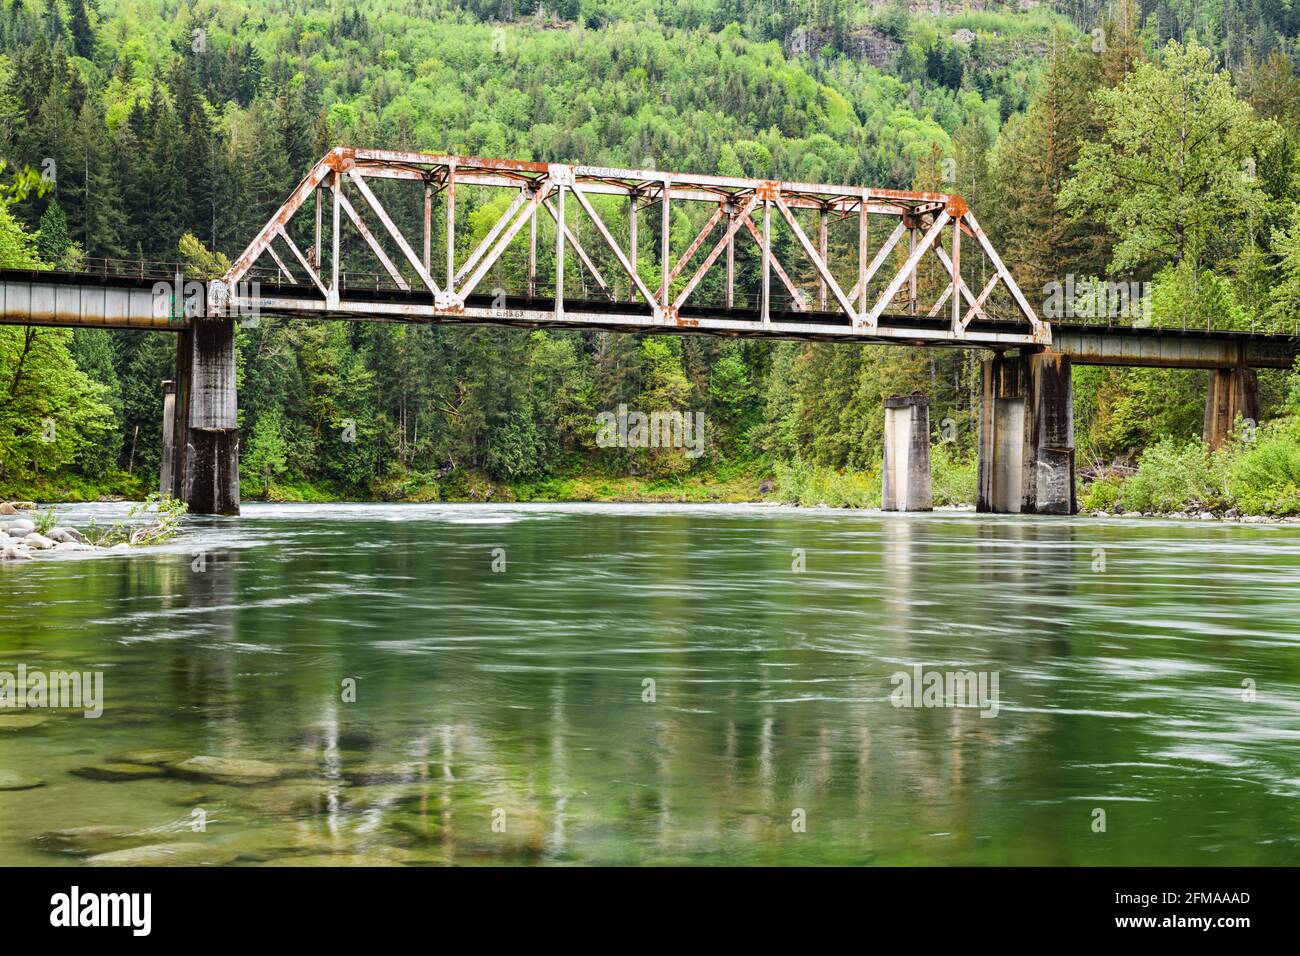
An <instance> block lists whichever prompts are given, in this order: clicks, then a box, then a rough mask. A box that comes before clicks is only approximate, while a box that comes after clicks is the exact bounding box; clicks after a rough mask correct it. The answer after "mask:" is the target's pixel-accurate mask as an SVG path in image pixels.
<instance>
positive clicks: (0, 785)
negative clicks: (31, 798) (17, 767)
mask: <svg viewBox="0 0 1300 956" xmlns="http://www.w3.org/2000/svg"><path fill="white" fill-rule="evenodd" d="M43 786H45V781H44V780H41V779H40V778H39V777H25V776H23V775H22V774H20V773H16V772H14V771H12V770H0V790H35V789H36V788H37V787H43Z"/></svg>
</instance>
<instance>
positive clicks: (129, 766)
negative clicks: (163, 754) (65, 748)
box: [69, 763, 167, 783]
mask: <svg viewBox="0 0 1300 956" xmlns="http://www.w3.org/2000/svg"><path fill="white" fill-rule="evenodd" d="M69 773H71V774H73V775H74V776H77V777H85V778H86V779H87V780H103V781H106V782H109V783H121V782H122V781H124V780H148V779H150V778H151V777H165V776H166V775H167V772H166V771H165V770H163V769H162V768H161V767H151V766H149V765H148V764H142V763H102V764H96V765H95V766H92V767H76V768H74V769H73V770H70V771H69Z"/></svg>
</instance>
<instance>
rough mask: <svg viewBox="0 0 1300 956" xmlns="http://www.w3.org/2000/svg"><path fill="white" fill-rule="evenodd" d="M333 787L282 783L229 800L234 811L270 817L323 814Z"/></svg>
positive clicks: (333, 790)
mask: <svg viewBox="0 0 1300 956" xmlns="http://www.w3.org/2000/svg"><path fill="white" fill-rule="evenodd" d="M337 790H338V788H337V787H332V786H330V785H328V784H318V783H285V784H278V785H276V786H273V787H258V788H256V789H252V790H245V791H242V792H241V793H239V794H237V795H236V796H234V797H233V798H232V799H231V802H232V803H234V804H235V806H237V807H241V808H243V809H246V810H252V811H253V812H255V813H264V814H268V815H270V816H295V815H310V814H315V813H324V812H326V811H327V810H329V806H330V797H331V796H332V795H333V794H334V793H336V792H337Z"/></svg>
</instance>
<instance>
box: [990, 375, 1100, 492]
mask: <svg viewBox="0 0 1300 956" xmlns="http://www.w3.org/2000/svg"><path fill="white" fill-rule="evenodd" d="M982 386H983V388H982V395H981V400H980V435H979V491H978V497H977V500H976V509H977V510H979V511H983V512H1001V513H1006V514H1016V513H1025V514H1074V512H1075V511H1076V510H1078V506H1077V502H1076V499H1075V486H1074V390H1073V375H1072V371H1071V365H1070V357H1069V356H1068V355H1064V354H1062V353H1060V352H1050V351H1035V352H1022V353H1020V354H1016V355H1006V354H1000V355H998V356H996V357H995V358H991V359H988V360H987V361H985V362H984V366H983V370H982Z"/></svg>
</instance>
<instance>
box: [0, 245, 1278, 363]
mask: <svg viewBox="0 0 1300 956" xmlns="http://www.w3.org/2000/svg"><path fill="white" fill-rule="evenodd" d="M158 281H162V280H157V279H151V278H150V277H148V276H146V277H143V278H141V277H138V276H121V275H91V274H83V273H60V272H45V271H31V270H14V269H4V270H0V324H10V325H45V326H62V327H92V328H116V329H144V330H152V331H180V330H182V329H186V328H189V326H190V320H189V319H188V318H185V317H184V316H179V317H172V316H169V315H166V314H164V315H161V316H159V315H156V314H155V308H156V303H157V295H156V293H155V285H156V282H158ZM232 304H233V305H234V307H235V309H236V310H237V309H238V308H239V307H241V306H242V307H243V308H244V309H245V312H244V314H243V315H242V316H239V317H240V318H241V319H243V320H245V321H246V320H247V319H248V318H251V317H253V316H259V317H261V318H284V319H297V320H302V319H332V320H344V321H380V322H384V321H386V322H412V323H439V324H467V325H499V326H512V327H519V328H557V329H600V330H608V331H619V332H651V333H670V334H709V335H725V336H739V337H750V338H776V339H808V340H813V341H827V342H858V343H875V344H891V345H915V346H935V345H941V346H947V347H958V348H993V349H1004V348H1015V347H1020V346H1022V345H1023V341H1022V340H1023V334H1022V332H1021V329H1020V328H1019V327H1018V326H1017V325H1016V324H1015V323H1013V322H1005V323H1004V322H998V321H996V320H988V319H975V320H974V321H972V323H971V324H970V326H969V327H968V330H967V331H968V332H969V333H970V334H969V335H968V336H967V337H966V338H965V339H957V340H955V339H953V338H952V337H951V324H950V322H949V321H948V320H947V319H946V318H937V317H936V318H929V317H926V316H913V315H899V314H884V315H882V316H881V317H880V323H879V328H878V329H876V330H869V329H866V328H863V327H854V326H853V324H852V323H851V322H850V320H849V319H848V317H847V316H845V315H844V314H843V313H842V312H829V311H826V312H823V311H818V310H807V311H792V310H779V311H773V312H772V313H771V315H770V321H769V322H767V323H764V322H762V321H761V318H760V316H759V313H758V310H757V309H754V308H732V309H725V308H721V307H716V306H707V305H684V306H683V307H682V308H681V310H680V315H679V316H678V318H677V321H676V322H673V323H664V322H656V321H655V320H654V319H653V317H652V316H651V315H650V314H649V312H648V309H647V307H646V305H645V303H643V302H609V301H592V300H580V299H568V298H566V299H565V301H564V306H563V310H562V313H561V314H560V315H558V316H557V314H556V311H555V302H554V299H551V298H533V299H529V298H520V297H509V298H507V299H506V300H505V301H504V303H502V302H499V301H497V300H495V299H494V297H493V296H490V295H471V296H469V297H468V298H467V299H466V302H465V308H464V311H463V313H462V312H459V311H457V312H446V311H439V310H437V309H436V308H435V307H434V305H433V303H432V302H431V301H429V299H428V297H426V296H421V295H418V294H412V293H409V292H401V291H398V290H387V289H376V288H369V289H353V290H347V289H344V290H343V291H342V293H341V294H340V297H339V303H338V306H337V307H335V308H327V307H326V305H325V303H324V302H323V301H322V299H321V297H320V296H319V295H318V294H316V293H315V292H314V290H308V289H306V288H303V287H302V286H288V285H286V286H282V287H279V288H276V287H275V286H274V285H273V284H272V285H270V287H269V288H268V289H267V294H263V295H259V296H257V297H243V298H240V297H236V299H235V301H234V302H233V303H232ZM1051 332H1052V346H1051V347H1052V348H1053V349H1055V350H1056V351H1060V352H1064V353H1066V354H1068V355H1070V356H1071V357H1072V359H1073V360H1074V361H1075V362H1076V363H1079V364H1097V365H1128V366H1154V367H1165V368H1227V367H1231V366H1236V365H1246V366H1250V367H1255V368H1291V367H1292V365H1293V364H1294V362H1295V359H1296V356H1297V354H1300V339H1298V338H1297V337H1296V336H1294V335H1279V334H1254V333H1249V332H1234V331H1218V330H1206V329H1168V328H1139V327H1133V326H1106V325H1102V324H1094V325H1088V324H1076V323H1070V324H1067V323H1060V322H1057V323H1052V325H1051Z"/></svg>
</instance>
